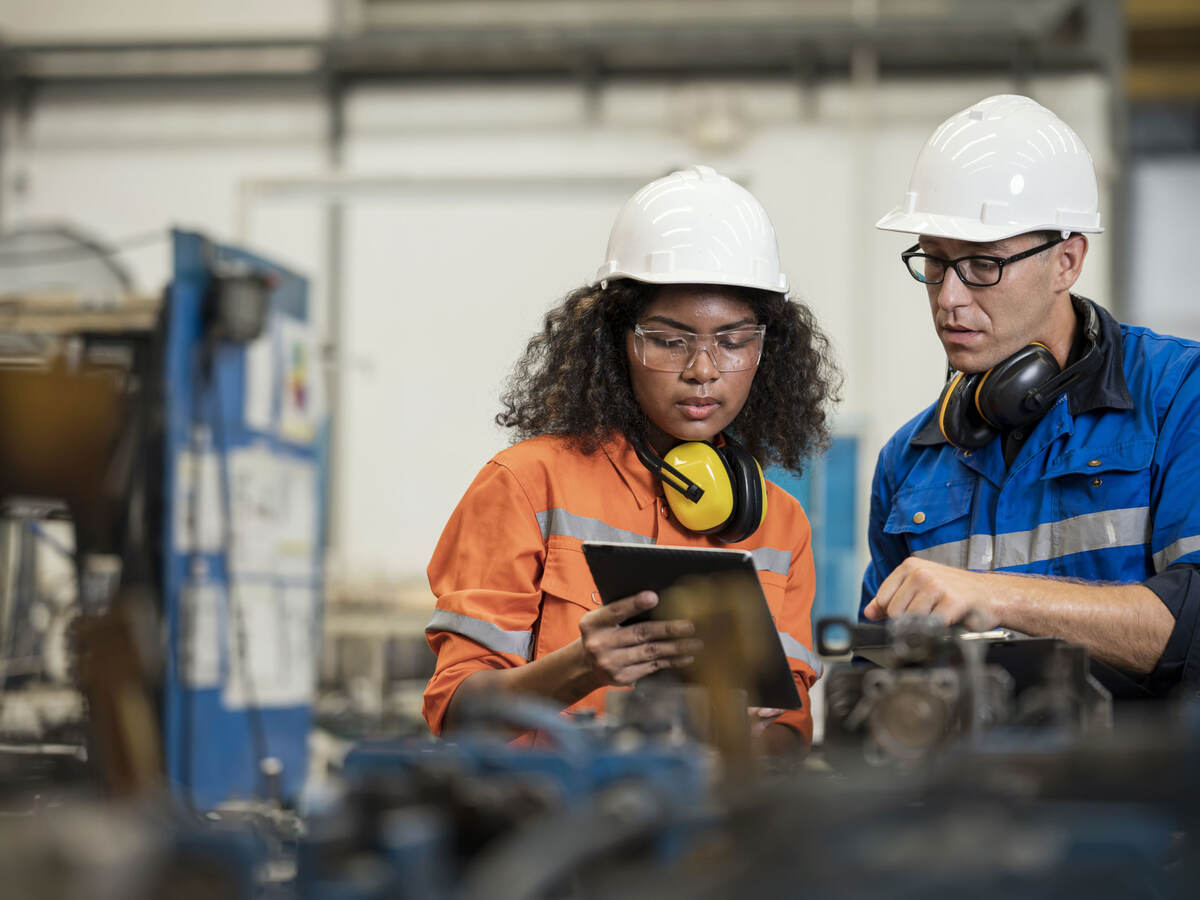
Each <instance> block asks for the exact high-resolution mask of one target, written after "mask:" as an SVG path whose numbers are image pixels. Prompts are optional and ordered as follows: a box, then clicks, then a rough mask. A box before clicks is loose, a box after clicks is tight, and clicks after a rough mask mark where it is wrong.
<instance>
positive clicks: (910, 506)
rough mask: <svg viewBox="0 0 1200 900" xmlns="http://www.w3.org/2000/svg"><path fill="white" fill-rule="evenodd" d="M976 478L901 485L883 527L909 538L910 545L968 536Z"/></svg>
mask: <svg viewBox="0 0 1200 900" xmlns="http://www.w3.org/2000/svg"><path fill="white" fill-rule="evenodd" d="M974 486H975V482H974V480H970V481H952V482H950V483H949V484H939V485H934V486H929V485H922V486H920V487H912V488H901V489H900V490H899V491H897V492H896V496H895V497H894V498H893V499H892V509H891V512H890V513H889V514H888V519H887V522H886V523H884V526H883V530H884V531H886V532H887V533H888V534H897V535H903V536H906V537H908V538H909V546H910V547H928V546H931V545H933V544H941V543H945V542H946V541H953V540H961V539H962V538H964V537H966V535H967V513H968V512H970V510H971V497H972V495H973V493H974Z"/></svg>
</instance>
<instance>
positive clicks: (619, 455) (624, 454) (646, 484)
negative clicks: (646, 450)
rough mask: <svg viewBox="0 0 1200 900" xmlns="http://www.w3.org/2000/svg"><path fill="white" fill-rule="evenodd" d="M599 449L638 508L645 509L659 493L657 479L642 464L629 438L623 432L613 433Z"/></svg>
mask: <svg viewBox="0 0 1200 900" xmlns="http://www.w3.org/2000/svg"><path fill="white" fill-rule="evenodd" d="M600 449H601V450H603V451H604V454H605V456H607V457H608V460H609V462H610V463H612V467H613V468H614V469H616V470H617V475H619V476H620V477H621V480H622V481H623V482H625V487H626V488H628V489H629V493H630V494H632V495H633V499H634V501H635V502H636V503H637V505H638V509H645V508H646V507H647V506H649V505H650V504H652V503H654V502H655V500H656V499H657V496H658V493H659V486H658V485H659V482H658V479H656V478H655V477H654V475H653V474H652V473H651V472H650V470H649V469H647V468H646V467H645V466H644V465H642V461H641V460H640V459H638V456H637V452H636V451H635V450H634V449H633V444H631V443H630V442H629V438H627V437H625V435H623V434H619V435H615V436H613V437H611V438H609V439H608V440H606V441H604V442H603V443H602V444H601V445H600Z"/></svg>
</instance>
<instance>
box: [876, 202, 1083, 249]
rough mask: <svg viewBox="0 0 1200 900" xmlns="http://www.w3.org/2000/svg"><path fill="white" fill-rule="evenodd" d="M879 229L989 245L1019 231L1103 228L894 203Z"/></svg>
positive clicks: (879, 222) (1026, 232) (1077, 230)
mask: <svg viewBox="0 0 1200 900" xmlns="http://www.w3.org/2000/svg"><path fill="white" fill-rule="evenodd" d="M875 227H876V228H878V229H879V230H880V231H900V232H904V233H905V234H924V235H928V236H930V237H943V238H950V239H952V240H959V241H970V242H971V243H974V244H988V243H991V242H992V241H1002V240H1004V239H1005V238H1010V237H1015V236H1016V235H1018V234H1029V233H1030V232H1033V231H1073V232H1086V233H1088V234H1099V233H1100V232H1102V231H1104V229H1103V228H1101V227H1080V226H1078V225H1075V226H1064V225H1061V224H1056V223H1054V222H1047V223H1045V224H1043V225H1029V224H1028V223H1020V224H1013V223H1008V222H1005V223H998V224H995V225H985V224H984V223H983V222H980V221H979V220H978V219H967V218H964V217H961V216H936V215H932V214H931V213H922V212H905V211H904V208H903V207H902V206H897V207H896V208H895V209H893V210H892V211H891V212H889V213H888V214H887V215H885V216H883V217H882V218H880V220H879V221H878V222H876V223H875Z"/></svg>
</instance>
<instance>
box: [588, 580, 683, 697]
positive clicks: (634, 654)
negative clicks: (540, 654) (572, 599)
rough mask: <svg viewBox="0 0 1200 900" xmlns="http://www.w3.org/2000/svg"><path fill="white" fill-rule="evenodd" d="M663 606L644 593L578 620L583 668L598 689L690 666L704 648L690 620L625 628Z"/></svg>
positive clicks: (619, 601)
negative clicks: (697, 638) (634, 619)
mask: <svg viewBox="0 0 1200 900" xmlns="http://www.w3.org/2000/svg"><path fill="white" fill-rule="evenodd" d="M657 604H658V595H657V594H655V593H654V592H653V591H642V592H641V593H640V594H634V595H633V596H632V597H626V598H624V599H623V600H618V601H616V602H615V603H609V604H608V605H606V606H602V607H600V608H599V609H593V610H592V611H591V612H589V613H586V614H585V615H584V617H583V618H582V619H580V620H579V636H580V646H581V649H582V653H583V661H584V665H585V666H586V667H587V668H588V670H589V672H590V673H591V676H592V678H594V679H595V682H596V685H597V686H598V687H599V686H601V685H610V684H615V685H630V684H633V683H634V682H636V681H637V680H638V679H639V678H644V677H645V676H647V675H649V674H650V673H651V672H657V671H658V670H659V669H671V668H679V667H681V666H686V665H688V664H689V663H691V662H692V660H693V658H694V654H695V653H696V651H697V650H699V649H700V648H701V646H703V645H702V644H701V642H700V641H699V640H696V639H695V638H693V637H691V635H692V634H693V633H694V632H695V628H694V626H693V625H692V623H691V622H689V621H687V620H686V619H673V620H671V621H667V622H654V621H649V622H638V623H637V624H636V625H626V626H622V623H623V622H625V621H626V620H628V619H632V618H633V617H634V616H636V615H638V614H639V613H643V612H645V611H646V610H648V609H652V608H653V607H654V606H656V605H657Z"/></svg>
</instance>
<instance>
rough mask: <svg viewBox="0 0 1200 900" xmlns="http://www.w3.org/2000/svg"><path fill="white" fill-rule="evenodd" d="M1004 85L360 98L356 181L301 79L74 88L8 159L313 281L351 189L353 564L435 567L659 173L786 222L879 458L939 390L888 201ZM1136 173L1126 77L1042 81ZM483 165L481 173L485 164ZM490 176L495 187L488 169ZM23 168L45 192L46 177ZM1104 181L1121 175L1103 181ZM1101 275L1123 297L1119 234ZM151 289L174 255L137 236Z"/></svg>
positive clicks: (802, 289) (94, 223)
mask: <svg viewBox="0 0 1200 900" xmlns="http://www.w3.org/2000/svg"><path fill="white" fill-rule="evenodd" d="M1010 89H1012V85H1011V84H1008V83H1007V82H1004V81H996V80H990V81H969V80H967V81H964V80H959V81H956V82H953V83H930V82H925V81H923V82H920V83H919V84H903V83H892V82H886V83H883V84H880V85H878V86H876V87H870V86H867V87H866V88H855V87H853V86H850V85H829V86H825V87H821V88H819V89H817V90H815V91H813V92H811V93H806V92H804V91H803V90H802V89H801V88H799V87H797V86H796V85H795V84H794V83H791V82H779V83H762V82H756V83H744V84H737V83H734V84H705V85H696V84H670V85H668V84H658V83H648V84H644V85H628V84H624V85H619V86H613V87H608V88H604V89H603V90H601V92H600V93H599V95H598V96H596V97H593V98H590V99H589V97H588V96H587V95H586V94H585V93H584V92H583V91H582V90H581V89H579V88H578V87H576V86H573V85H563V86H558V87H554V86H542V87H533V86H509V87H457V88H450V87H407V88H398V87H383V86H380V87H373V88H370V89H360V90H356V91H355V92H354V93H353V94H352V96H351V99H350V105H349V109H348V131H349V137H348V142H347V146H346V154H345V157H346V170H345V171H346V173H347V179H346V180H345V181H344V183H342V184H341V186H340V187H339V186H338V185H337V184H334V185H332V186H331V183H330V181H329V179H328V178H327V175H328V172H327V170H326V169H325V168H324V159H325V151H324V148H323V146H322V143H321V134H322V127H323V121H324V119H323V111H322V109H321V107H320V105H319V103H318V101H317V99H316V98H313V97H308V96H304V95H300V94H290V95H289V94H274V95H269V94H262V93H260V94H257V95H252V96H244V95H241V96H209V97H199V98H187V97H182V96H180V97H176V98H173V99H169V100H156V99H152V98H149V97H142V98H138V97H127V98H125V99H122V100H120V101H113V100H108V99H104V98H102V97H98V96H88V97H78V96H69V95H66V94H61V93H60V94H57V95H56V94H54V93H50V94H47V95H45V96H43V97H41V98H40V99H39V101H38V104H37V105H36V107H35V115H34V119H33V121H32V123H31V127H30V128H29V130H28V134H27V135H26V136H25V138H24V140H23V143H22V146H21V147H20V148H19V149H18V151H17V152H16V154H15V156H10V157H9V159H8V161H7V162H6V169H5V173H6V180H5V184H4V194H3V196H2V197H0V201H2V208H3V210H4V214H5V218H6V220H7V221H8V222H9V223H11V222H13V221H15V220H17V219H19V218H24V217H36V218H46V217H66V218H70V219H72V220H74V221H77V222H82V223H84V224H86V225H89V226H91V227H92V228H93V229H94V230H95V231H97V232H98V233H100V234H101V235H103V236H106V237H110V238H115V237H119V236H121V235H123V234H129V233H135V232H139V231H141V230H144V229H146V228H148V227H158V226H165V225H166V224H168V223H172V222H182V223H187V224H189V225H193V226H196V227H199V228H201V229H203V230H205V231H207V232H209V233H210V234H211V235H212V236H213V237H215V238H218V239H230V238H233V237H238V238H240V239H243V240H245V242H246V243H248V244H249V245H250V246H251V247H252V248H254V249H258V250H261V251H264V252H266V253H268V254H272V255H275V256H276V257H278V258H279V259H280V261H282V262H285V263H286V264H289V265H291V266H292V267H294V268H296V269H298V270H300V271H302V272H306V273H309V274H310V275H312V276H313V277H314V279H315V283H316V289H317V299H318V301H319V302H318V307H319V309H321V310H323V309H324V307H323V305H322V304H323V299H322V298H323V297H324V295H325V290H324V288H325V266H326V257H325V238H326V228H325V225H326V219H325V208H326V204H327V203H328V202H329V197H330V195H331V193H334V194H339V195H340V196H341V197H342V198H343V200H342V202H343V203H344V206H345V210H346V212H345V241H346V244H345V254H344V258H343V260H342V263H343V270H344V273H345V277H344V282H343V284H342V293H343V307H342V311H341V314H342V316H343V319H342V321H343V327H344V338H345V346H344V347H343V360H344V365H343V367H342V370H341V374H342V376H343V379H342V384H343V395H342V396H341V398H340V403H339V406H338V410H339V412H340V414H341V416H342V419H341V422H342V435H343V442H342V445H341V447H340V450H341V452H340V456H339V458H340V461H341V465H340V468H339V473H338V475H339V478H338V483H339V484H340V485H341V492H340V495H339V496H338V497H337V498H336V504H335V508H334V510H333V514H334V517H335V533H336V534H337V535H339V539H340V540H339V546H338V547H337V548H336V550H337V561H338V562H339V563H340V566H339V570H340V571H345V572H348V573H351V574H353V575H355V576H363V575H372V574H376V575H387V576H393V577H397V576H398V577H403V576H409V575H413V574H417V573H419V572H420V571H421V570H422V569H423V567H424V564H425V561H426V560H427V558H428V556H429V553H430V551H431V549H432V546H433V543H434V541H435V540H436V538H437V534H438V532H439V530H440V528H441V526H442V524H443V523H444V521H445V519H446V517H447V515H448V514H449V512H450V510H451V509H452V507H453V505H454V503H455V502H456V501H457V499H458V496H459V495H460V494H461V492H462V489H463V488H464V487H465V486H466V484H467V483H468V481H469V480H470V479H471V477H472V476H473V475H474V474H475V472H476V471H477V470H478V468H479V467H480V466H481V465H482V463H483V462H484V461H485V460H486V459H487V458H488V457H489V456H490V455H491V454H492V453H493V452H495V451H496V450H497V449H499V448H500V447H502V446H504V445H505V443H506V442H507V438H506V436H505V435H504V434H502V433H500V432H499V430H498V429H496V427H495V426H494V425H493V424H492V416H493V415H494V413H495V411H496V398H497V396H498V392H499V386H500V383H501V381H502V380H503V379H504V377H505V376H506V375H507V374H508V372H509V370H510V368H511V365H512V363H513V361H514V360H515V359H516V356H517V354H518V353H519V351H520V349H521V347H522V346H523V345H524V342H525V340H526V339H527V337H528V335H529V334H530V333H531V331H532V330H533V329H534V328H535V327H536V325H537V322H538V320H539V317H540V316H541V314H542V313H543V312H544V311H545V310H546V308H547V307H548V306H549V305H551V304H552V303H553V302H555V300H557V299H558V298H559V297H560V296H561V295H562V294H563V293H564V292H565V291H567V290H569V289H570V288H572V287H574V286H576V285H578V284H580V283H582V282H584V281H585V280H587V279H588V278H590V276H591V275H592V273H593V272H594V271H595V268H596V266H597V265H598V264H599V262H600V261H601V255H602V253H603V250H604V242H605V239H606V235H607V230H608V227H609V224H610V223H611V220H612V217H613V216H614V215H615V213H616V211H617V209H618V207H619V206H620V204H621V202H622V201H623V200H624V198H625V197H626V196H627V195H628V194H629V193H631V192H632V190H633V189H634V188H635V187H636V186H637V185H639V184H641V183H643V182H645V181H648V180H649V179H651V178H653V177H656V176H657V175H659V174H661V173H663V172H665V171H667V170H669V169H672V168H675V167H678V166H680V165H686V164H689V163H693V162H705V163H708V164H711V165H714V166H715V167H716V168H718V169H719V170H721V171H724V172H726V173H727V174H729V175H731V176H733V177H735V178H738V179H739V180H741V181H743V182H744V183H745V184H747V186H748V187H750V189H751V190H752V191H754V192H755V193H756V194H757V195H758V196H759V197H760V199H761V200H762V201H763V203H764V205H765V206H766V207H767V210H768V212H769V213H770V215H771V217H772V219H773V220H774V222H775V225H776V229H777V232H778V236H779V242H780V247H781V252H782V255H783V261H784V265H785V268H786V270H787V271H788V274H789V276H790V278H791V281H792V284H793V285H794V289H795V294H796V295H797V296H798V297H799V298H800V299H803V300H804V301H806V302H808V303H809V304H810V305H811V306H812V307H813V308H814V309H815V311H816V313H817V315H818V317H819V319H820V321H821V322H822V324H823V325H824V327H825V328H826V330H827V331H828V332H829V333H830V335H831V336H832V338H833V341H834V344H835V346H836V349H837V351H838V354H839V356H840V358H841V361H842V363H843V366H844V368H845V371H846V375H847V382H846V391H845V402H844V403H843V405H842V407H841V409H840V411H839V416H840V422H841V424H842V426H843V427H846V428H853V429H856V430H857V431H858V432H859V433H860V434H861V436H862V438H863V447H864V452H865V458H864V462H863V465H862V470H861V472H860V476H861V477H860V482H861V483H862V487H863V490H862V492H861V493H862V495H863V499H862V504H861V505H862V510H861V511H862V512H865V504H866V492H867V485H868V483H869V482H868V479H869V477H870V469H871V466H872V464H873V459H874V454H875V452H876V451H877V449H878V447H879V446H880V445H881V444H882V443H883V441H884V440H885V439H886V438H887V436H888V435H889V434H890V433H891V432H892V431H893V430H894V429H895V428H896V427H897V426H898V425H899V424H901V423H902V422H903V421H905V420H906V419H908V418H909V417H910V416H912V415H913V414H915V413H916V412H917V411H918V410H919V409H920V408H922V407H923V406H924V405H926V404H928V403H929V402H932V400H933V398H934V397H935V396H936V393H937V391H938V389H939V387H940V383H941V377H942V372H943V365H944V362H943V357H942V355H941V352H940V346H939V344H938V343H937V340H936V337H935V336H934V334H933V331H932V328H931V327H930V324H929V319H928V311H927V306H926V301H925V299H924V295H923V292H922V291H921V289H920V288H919V287H918V286H917V285H916V284H915V283H913V282H912V281H911V280H910V279H909V278H908V276H906V275H905V274H904V273H903V271H902V269H901V266H900V263H899V261H898V254H899V252H900V250H901V249H903V247H904V246H906V243H907V242H906V240H905V236H903V235H897V234H890V233H883V232H877V231H875V230H874V229H873V228H872V225H873V223H874V221H875V219H876V218H878V217H879V216H880V215H881V214H883V213H884V212H886V211H887V210H888V209H889V208H890V207H891V206H892V205H893V204H894V203H896V202H898V201H899V199H900V197H901V196H902V195H903V192H904V190H905V186H906V183H907V179H908V173H909V169H910V168H911V165H912V162H913V161H914V160H915V158H916V155H917V152H918V151H919V149H920V147H921V145H922V143H923V142H924V141H925V139H926V138H927V137H928V135H929V133H930V132H931V131H932V129H933V127H934V126H935V125H936V124H937V123H938V122H939V121H940V120H941V119H943V118H944V117H945V116H947V115H949V114H950V113H952V112H954V111H956V110H957V109H959V108H961V107H963V106H965V105H967V104H969V103H970V102H972V101H974V100H976V99H978V98H980V97H982V96H984V95H986V94H989V93H994V92H997V91H1002V90H1010ZM1033 93H1034V95H1035V96H1036V97H1037V98H1038V99H1040V100H1042V101H1043V102H1046V103H1047V104H1049V105H1050V106H1052V107H1054V108H1055V109H1056V110H1057V111H1058V112H1059V113H1060V114H1061V115H1063V117H1064V118H1066V119H1067V120H1068V121H1070V122H1072V124H1074V125H1075V126H1076V128H1077V130H1078V131H1079V132H1080V133H1081V135H1082V136H1083V138H1084V140H1085V141H1086V142H1087V143H1088V145H1089V147H1091V149H1092V151H1093V154H1094V155H1095V156H1096V158H1097V163H1098V167H1099V169H1100V172H1101V176H1102V180H1105V179H1106V178H1107V177H1110V176H1111V153H1110V152H1109V148H1108V146H1107V133H1108V132H1107V125H1106V120H1105V118H1104V110H1105V102H1106V89H1105V87H1104V85H1103V82H1102V81H1100V80H1099V79H1098V78H1094V77H1090V76H1089V77H1072V78H1065V79H1053V80H1046V81H1039V82H1037V83H1035V85H1034V91H1033ZM480 179H483V183H482V186H478V185H479V180H480ZM473 184H474V185H476V187H472V185H473ZM22 185H23V187H22ZM1103 191H1104V185H1103V184H1102V192H1103ZM1092 246H1093V251H1092V256H1090V257H1089V263H1088V270H1087V272H1086V274H1085V279H1084V283H1082V284H1081V285H1080V289H1081V290H1082V291H1083V292H1084V293H1088V294H1089V295H1091V296H1093V297H1095V298H1096V299H1099V300H1104V299H1105V298H1106V297H1107V296H1108V293H1109V292H1108V265H1107V258H1106V254H1107V248H1106V246H1105V244H1104V239H1103V236H1101V237H1100V238H1099V239H1097V240H1094V241H1093V242H1092ZM129 262H130V263H131V264H132V265H134V267H135V269H136V271H137V272H138V274H139V277H140V278H141V281H142V285H143V287H144V288H146V289H156V288H157V286H158V285H160V284H161V282H162V280H163V279H164V278H165V276H166V268H165V262H166V261H165V256H164V255H162V254H159V255H157V256H156V255H154V253H153V251H141V252H139V253H135V254H130V255H129Z"/></svg>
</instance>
